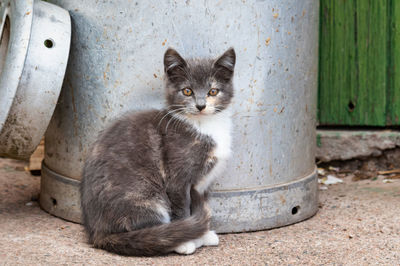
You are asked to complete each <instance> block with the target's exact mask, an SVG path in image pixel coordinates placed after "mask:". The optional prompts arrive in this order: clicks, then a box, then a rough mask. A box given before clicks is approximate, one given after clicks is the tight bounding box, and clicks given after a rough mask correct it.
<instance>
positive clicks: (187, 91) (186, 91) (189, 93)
mask: <svg viewBox="0 0 400 266" xmlns="http://www.w3.org/2000/svg"><path fill="white" fill-rule="evenodd" d="M182 93H183V95H185V96H192V94H193V91H192V90H191V89H190V88H184V89H183V90H182Z"/></svg>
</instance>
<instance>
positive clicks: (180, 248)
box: [81, 48, 236, 256]
mask: <svg viewBox="0 0 400 266" xmlns="http://www.w3.org/2000/svg"><path fill="white" fill-rule="evenodd" d="M235 61H236V55H235V51H234V50H233V48H231V49H229V50H227V51H226V52H225V53H224V54H223V55H222V56H220V57H219V58H217V59H215V60H211V59H190V60H184V59H183V58H182V57H181V56H180V55H179V54H178V53H177V52H176V51H175V50H173V49H168V50H167V51H166V52H165V55H164V70H165V90H166V99H167V103H168V106H167V107H166V109H165V110H161V111H158V110H151V111H146V112H140V113H134V114H129V115H126V116H125V117H123V118H121V119H119V120H118V121H116V122H115V123H114V124H112V125H111V126H110V127H109V128H107V129H105V130H104V131H103V132H102V133H101V134H100V136H99V138H98V139H97V141H96V142H95V143H94V144H93V146H92V149H91V151H90V153H89V155H88V157H87V160H86V162H85V165H84V169H83V173H82V183H81V199H82V200H81V204H82V212H83V222H84V225H85V228H86V230H87V233H88V235H89V242H90V243H92V244H93V245H94V247H97V248H102V249H105V250H108V251H111V252H115V253H118V254H124V255H137V256H139V255H145V256H152V255H161V254H166V253H169V252H173V251H175V252H177V253H180V254H191V253H193V252H194V251H195V250H196V248H198V247H200V246H202V245H218V242H219V239H218V236H217V235H216V234H215V232H213V231H209V222H210V212H209V210H208V208H207V205H206V203H205V198H206V197H205V194H207V190H208V188H209V186H210V184H211V183H212V181H213V180H214V178H215V177H217V176H218V175H220V174H221V171H222V170H223V169H224V166H225V164H226V162H227V159H228V157H229V155H230V154H231V118H230V110H229V108H228V107H229V104H230V102H231V99H232V97H233V92H234V89H233V84H232V78H233V72H234V66H235Z"/></svg>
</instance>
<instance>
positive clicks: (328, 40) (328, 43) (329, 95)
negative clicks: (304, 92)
mask: <svg viewBox="0 0 400 266" xmlns="http://www.w3.org/2000/svg"><path fill="white" fill-rule="evenodd" d="M320 23H321V31H320V69H319V71H320V72H319V121H320V124H328V125H329V124H334V125H338V124H347V123H349V112H348V109H347V105H348V103H349V99H350V98H351V97H352V94H353V90H354V89H355V88H356V87H357V83H356V81H357V80H356V75H354V74H355V71H356V69H357V68H356V64H355V63H356V62H355V56H356V43H355V38H354V32H355V20H354V1H353V0H351V1H344V0H339V1H336V0H324V1H321V20H320Z"/></svg>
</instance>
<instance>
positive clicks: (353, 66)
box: [318, 0, 400, 126]
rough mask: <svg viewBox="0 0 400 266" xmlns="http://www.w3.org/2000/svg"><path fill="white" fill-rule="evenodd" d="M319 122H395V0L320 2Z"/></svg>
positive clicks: (398, 101) (399, 92) (399, 31)
mask: <svg viewBox="0 0 400 266" xmlns="http://www.w3.org/2000/svg"><path fill="white" fill-rule="evenodd" d="M320 18H321V20H320V66H319V95H318V118H319V123H320V125H357V126H385V125H399V124H400V121H399V117H400V75H399V74H400V65H399V64H400V50H399V49H400V1H399V0H321V17H320Z"/></svg>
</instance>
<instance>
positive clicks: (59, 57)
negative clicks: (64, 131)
mask: <svg viewBox="0 0 400 266" xmlns="http://www.w3.org/2000/svg"><path fill="white" fill-rule="evenodd" d="M0 18H1V19H2V20H1V25H2V29H6V30H5V31H2V32H3V33H5V34H6V35H8V36H9V39H8V40H7V41H6V40H5V39H3V40H2V42H1V44H0V46H1V48H0V50H1V53H0V65H1V73H0V106H1V108H0V155H2V156H8V157H13V158H17V159H28V158H29V156H30V155H31V154H32V153H33V151H34V150H35V148H36V147H37V145H38V144H39V143H40V140H41V138H42V137H43V135H44V133H45V131H46V129H47V126H48V124H49V122H50V119H51V116H52V114H53V111H54V109H55V107H56V104H57V99H58V96H59V94H60V90H61V85H62V81H63V78H64V73H65V69H66V65H67V61H68V53H69V44H70V35H71V21H70V17H69V14H68V12H67V11H65V10H64V9H62V8H59V7H57V6H55V5H53V4H49V3H46V2H43V1H39V0H36V1H31V0H22V1H19V0H18V1H16V0H5V1H2V2H1V5H0ZM6 21H7V22H6ZM8 25H9V26H8Z"/></svg>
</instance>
